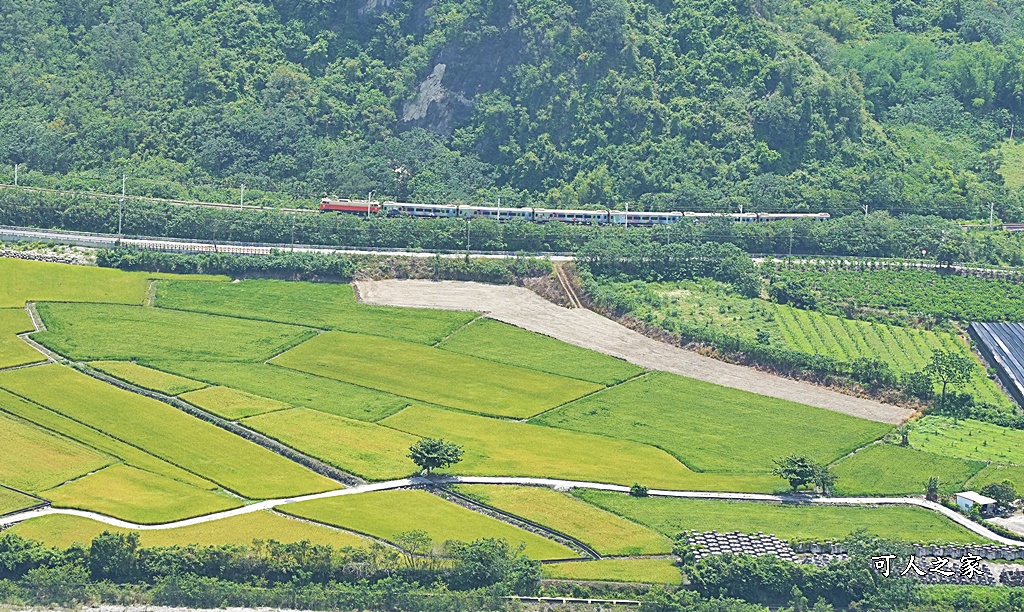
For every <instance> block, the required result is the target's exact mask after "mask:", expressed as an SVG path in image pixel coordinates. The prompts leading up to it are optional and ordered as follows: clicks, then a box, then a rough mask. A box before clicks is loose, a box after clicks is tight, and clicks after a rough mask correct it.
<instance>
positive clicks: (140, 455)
mask: <svg viewBox="0 0 1024 612" xmlns="http://www.w3.org/2000/svg"><path fill="white" fill-rule="evenodd" d="M0 412H2V413H3V414H8V415H13V416H18V417H21V418H22V419H25V420H26V421H28V422H31V423H32V424H34V425H35V426H36V427H38V428H39V430H40V431H46V432H52V433H55V434H58V435H60V436H62V437H66V438H68V439H72V440H75V441H76V442H79V443H80V444H82V445H85V446H88V447H89V448H92V449H95V450H97V451H99V452H102V453H105V454H107V455H110V456H111V457H116V458H118V459H120V460H122V461H124V462H125V463H127V464H129V465H133V466H135V467H137V468H140V469H143V470H146V471H149V472H153V473H154V474H160V475H163V476H167V477H169V478H173V479H175V480H178V481H180V482H184V483H188V484H191V485H193V486H197V487H200V488H203V489H208V490H213V489H216V488H217V485H216V484H214V483H212V482H210V481H209V480H206V479H205V478H201V477H199V476H197V475H196V474H193V473H192V472H189V471H187V470H183V469H182V468H180V467H178V466H176V465H174V464H171V463H168V462H167V461H164V460H163V459H160V458H158V457H156V456H154V455H151V454H150V453H147V452H146V451H144V450H142V449H140V448H138V447H136V446H132V445H131V444H128V443H126V442H124V441H122V440H118V439H117V438H115V437H113V436H111V435H109V434H106V433H103V432H102V431H99V430H98V429H94V428H92V427H90V426H88V425H85V424H83V423H80V422H78V421H75V420H72V419H70V418H68V417H66V416H64V415H62V414H60V413H58V412H54V411H52V410H50V409H48V408H46V407H44V406H40V405H39V404H36V403H33V402H30V401H28V400H25V399H24V398H21V397H18V396H16V395H13V394H11V393H8V392H7V391H4V390H2V389H0ZM51 486H52V485H51Z"/></svg>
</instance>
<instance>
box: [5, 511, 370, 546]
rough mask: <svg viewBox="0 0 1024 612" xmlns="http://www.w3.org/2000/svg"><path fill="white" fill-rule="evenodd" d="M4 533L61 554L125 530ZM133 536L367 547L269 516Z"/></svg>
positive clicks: (75, 520)
mask: <svg viewBox="0 0 1024 612" xmlns="http://www.w3.org/2000/svg"><path fill="white" fill-rule="evenodd" d="M10 531H11V533H15V534H17V535H20V536H22V537H24V538H30V539H33V540H38V541H40V542H43V543H45V544H47V545H48V546H55V547H58V548H67V547H69V546H71V545H72V544H86V545H87V544H89V543H90V542H92V540H93V538H95V537H96V536H98V535H100V534H101V533H103V532H104V531H110V532H114V533H124V532H126V531H127V530H126V529H119V528H117V527H111V526H110V525H105V524H103V523H100V522H98V521H93V520H91V519H87V518H81V517H77V516H64V515H54V516H44V517H41V518H37V519H32V520H30V521H25V522H24V523H18V524H17V525H14V526H13V527H11V528H10ZM138 533H139V540H140V541H141V543H142V545H143V546H146V547H153V546H186V545H189V544H202V545H205V546H222V545H227V544H234V545H247V544H252V542H253V540H276V541H278V542H284V543H291V542H301V541H303V540H309V541H310V542H312V543H314V544H329V545H331V546H334V547H335V548H344V547H348V546H352V547H366V546H367V545H368V544H369V541H368V540H366V539H365V538H361V537H359V536H356V535H354V534H352V533H349V532H347V531H342V530H339V529H334V528H331V527H326V526H322V525H316V524H313V523H310V522H308V521H302V520H298V519H295V518H291V517H286V516H282V515H280V514H277V513H275V512H253V513H251V514H243V515H241V516H234V517H230V518H225V519H219V520H216V521H211V522H209V523H202V524H200V525H192V526H189V527H176V528H174V529H161V530H154V531H149V530H147V531H140V532H138Z"/></svg>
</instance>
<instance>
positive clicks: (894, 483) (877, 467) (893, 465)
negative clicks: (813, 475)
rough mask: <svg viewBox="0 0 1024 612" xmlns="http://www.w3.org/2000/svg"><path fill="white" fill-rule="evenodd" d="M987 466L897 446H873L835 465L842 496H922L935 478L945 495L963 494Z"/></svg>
mask: <svg viewBox="0 0 1024 612" xmlns="http://www.w3.org/2000/svg"><path fill="white" fill-rule="evenodd" d="M984 467H985V464H984V463H983V462H981V461H966V460H963V459H954V458H952V457H944V456H942V455H936V454H934V453H926V452H924V451H920V450H916V449H913V448H909V447H903V446H896V445H893V444H872V445H870V446H868V447H867V448H863V449H861V450H858V451H857V452H856V453H855V454H853V455H850V456H848V457H844V458H843V459H842V460H841V461H839V462H838V463H836V464H835V465H834V466H832V473H833V474H835V475H836V476H837V477H838V481H837V483H836V493H837V494H839V495H922V494H924V489H925V483H926V482H928V479H929V478H930V477H932V476H935V477H937V478H938V479H939V490H940V492H942V493H943V494H950V493H956V492H957V491H962V490H963V486H964V483H965V482H967V481H968V480H970V478H971V477H972V476H974V475H975V474H976V473H978V472H979V471H980V470H981V469H982V468H984Z"/></svg>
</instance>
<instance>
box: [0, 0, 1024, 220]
mask: <svg viewBox="0 0 1024 612" xmlns="http://www.w3.org/2000/svg"><path fill="white" fill-rule="evenodd" d="M1022 122H1024V8H1022V3H1021V2H1019V0H828V1H823V0H792V1H789V0H432V1H431V0H248V1H246V0H184V1H172V0H0V162H2V163H4V164H6V165H7V166H10V165H11V164H13V163H16V162H17V163H22V164H25V167H26V168H28V169H29V170H34V171H38V172H45V173H57V174H68V175H71V178H73V177H74V176H108V177H111V178H113V177H114V176H117V177H118V178H119V176H120V174H121V172H122V171H124V172H128V173H129V174H130V175H131V176H132V177H133V180H135V181H136V182H140V181H143V180H144V179H152V180H149V181H148V182H145V184H146V185H147V190H148V191H150V192H152V193H153V194H154V195H180V193H181V191H182V190H186V191H187V187H184V186H187V185H190V184H204V183H214V184H232V185H237V184H238V183H240V182H244V183H246V184H247V185H249V186H251V187H257V188H263V189H276V190H282V191H287V192H291V193H294V194H297V195H304V196H313V195H316V194H326V193H333V194H338V195H357V194H366V193H367V192H369V191H371V190H372V191H374V192H375V194H377V195H380V196H386V197H391V198H395V199H404V200H414V201H430V202H439V201H450V200H460V201H467V202H472V201H480V200H489V201H494V200H495V199H497V198H499V197H500V198H502V201H503V202H507V203H513V204H514V203H522V204H533V205H549V206H589V205H594V206H611V205H615V206H622V204H623V203H624V202H633V203H634V204H633V205H634V206H636V207H640V206H643V207H647V208H653V209H676V210H681V209H688V210H702V209H704V210H716V209H718V210H735V209H736V208H737V207H738V206H739V205H741V204H742V205H744V206H746V210H756V211H763V210H815V211H817V210H825V211H829V212H832V213H834V214H843V213H850V212H860V211H861V208H862V207H863V206H868V207H869V209H870V210H878V209H887V210H890V211H892V212H893V213H894V214H903V213H925V214H929V213H931V214H940V215H942V216H945V217H948V218H977V217H986V218H987V216H988V209H989V203H990V202H994V203H995V205H996V214H997V215H1000V216H1002V217H1003V218H1006V219H1019V218H1021V216H1022V208H1024V206H1022V203H1024V192H1022V188H1021V187H1020V183H1022V182H1024V179H1022V178H1021V177H1022V175H1024V169H1021V168H1016V167H1013V166H1014V164H1008V163H1007V162H1006V161H1004V153H1005V154H1006V155H1005V157H1006V158H1007V159H1013V158H1016V159H1021V155H1020V153H1021V151H1020V150H1019V149H1020V145H1013V144H1012V141H1010V140H1008V139H1009V138H1010V136H1011V134H1013V132H1014V131H1016V132H1017V136H1020V135H1021V133H1020V132H1021V127H1020V124H1021V123H1022ZM1018 163H1019V162H1018ZM4 172H5V174H3V175H0V178H2V177H8V178H9V174H10V170H5V171H4ZM1004 176H1006V177H1008V178H1010V177H1013V178H1012V180H1010V181H1008V182H1009V183H1010V184H1008V185H1007V184H1004V178H1003V177H1004ZM62 180H63V179H62ZM68 180H71V179H70V178H69V179H68ZM111 182H113V181H111ZM119 187H120V185H119V180H118V181H117V188H119ZM110 188H114V187H113V186H111V187H110Z"/></svg>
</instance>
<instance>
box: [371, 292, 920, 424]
mask: <svg viewBox="0 0 1024 612" xmlns="http://www.w3.org/2000/svg"><path fill="white" fill-rule="evenodd" d="M356 285H357V295H358V296H359V298H360V300H362V301H363V302H365V303H367V304H380V305H390V306H406V307H420V308H440V309H445V310H472V311H476V312H482V313H484V314H486V315H487V316H489V317H491V318H493V319H497V320H499V321H504V322H505V323H510V324H512V325H515V326H517V327H522V328H524V329H528V330H530V331H533V332H537V333H540V334H544V335H546V336H551V337H553V338H557V339H559V340H562V341H563V342H568V343H569V344H575V345H576V346H581V347H583V348H588V349H592V350H595V351H598V352H601V353H605V354H606V355H612V356H614V357H619V358H621V359H625V360H626V361H629V362H631V363H634V364H636V365H638V366H641V367H644V368H648V369H651V370H663V371H665V372H673V373H675V374H682V375H683V376H689V377H691V378H697V379H700V380H705V381H708V382H712V383H716V384H719V385H723V386H726V387H733V388H735V389H742V390H744V391H750V392H752V393H759V394H761V395H768V396H771V397H777V398H780V399H786V400H792V401H794V402H800V403H803V404H809V405H811V406H817V407H819V408H825V409H828V410H834V411H836V412H843V413H846V414H851V415H853V416H858V417H861V418H865V419H870V420H872V421H879V422H882V423H892V424H896V423H900V422H902V421H903V420H905V419H907V418H909V417H910V415H911V414H913V413H912V411H910V410H908V409H906V408H900V407H898V406H892V405H889V404H883V403H881V402H876V401H872V400H867V399H862V398H857V397H852V396H849V395H843V394H842V393H837V392H835V391H830V390H828V389H824V388H822V387H818V386H816V385H812V384H810V383H806V382H800V381H796V380H790V379H788V378H782V377H781V376H774V375H772V374H767V373H765V372H759V371H757V370H754V369H752V368H747V367H743V366H738V365H733V364H729V363H725V362H722V361H718V360H715V359H711V358H710V357H704V356H703V355H699V354H697V353H694V352H693V351H687V350H683V349H680V348H678V347H675V346H672V345H670V344H666V343H664V342H659V341H657V340H653V339H651V338H648V337H647V336H644V335H643V334H640V333H638V332H635V331H633V330H631V329H629V328H627V327H624V326H622V325H619V324H618V323H616V322H615V321H612V320H610V319H607V318H605V317H602V316H601V315H599V314H597V313H595V312H592V311H590V310H586V309H580V308H575V309H571V310H570V309H567V308H562V307H560V306H557V305H555V304H552V303H551V302H549V301H547V300H545V299H544V298H542V297H540V296H539V295H537V294H535V293H533V292H532V291H529V290H527V289H523V288H521V287H511V286H503V285H485V284H482V283H469V282H457V281H441V282H435V281H428V280H385V281H361V282H358V283H356Z"/></svg>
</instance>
